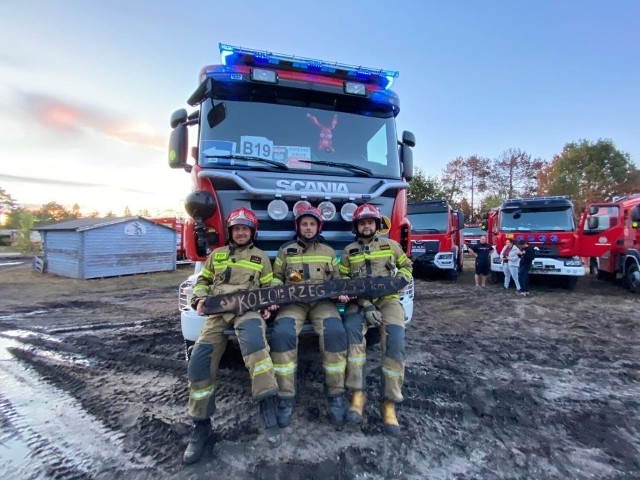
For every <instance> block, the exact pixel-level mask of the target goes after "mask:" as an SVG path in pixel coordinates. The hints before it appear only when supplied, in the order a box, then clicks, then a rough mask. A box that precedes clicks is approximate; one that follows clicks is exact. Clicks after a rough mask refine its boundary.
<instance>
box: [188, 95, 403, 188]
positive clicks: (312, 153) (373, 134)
mask: <svg viewBox="0 0 640 480" xmlns="http://www.w3.org/2000/svg"><path fill="white" fill-rule="evenodd" d="M214 103H215V105H213V104H214ZM200 118H201V119H202V121H201V125H200V158H199V160H198V161H199V164H200V166H202V167H203V168H224V169H229V168H233V169H262V170H274V171H275V170H280V171H281V170H284V168H282V166H286V167H287V168H288V169H291V170H296V171H300V172H308V173H312V174H327V175H348V176H375V177H387V178H400V163H399V160H398V144H397V137H396V130H395V121H394V117H393V115H392V114H389V115H380V114H377V115H371V116H368V115H364V114H356V113H347V112H340V111H331V110H324V109H319V108H310V107H302V106H295V105H283V104H277V103H260V102H249V101H246V102H245V101H237V100H224V101H218V100H215V101H214V102H211V101H206V102H204V103H203V104H202V111H201V117H200ZM260 159H264V160H268V161H270V162H271V163H269V162H265V161H260ZM273 162H277V164H275V163H273ZM280 165H282V166H280Z"/></svg>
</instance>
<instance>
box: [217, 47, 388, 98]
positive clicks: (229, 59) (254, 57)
mask: <svg viewBox="0 0 640 480" xmlns="http://www.w3.org/2000/svg"><path fill="white" fill-rule="evenodd" d="M219 46H220V56H221V58H222V63H223V65H225V66H231V65H248V66H256V65H257V66H259V65H265V64H268V65H273V66H275V67H277V68H279V69H282V70H304V71H308V72H313V73H320V74H327V75H330V76H335V77H339V78H344V79H345V80H355V81H358V82H364V83H373V84H377V85H380V86H381V87H382V88H384V89H389V88H390V87H391V84H392V83H393V80H394V79H395V78H398V76H399V75H400V73H399V72H397V71H393V70H382V69H375V68H366V67H362V66H356V65H346V64H344V63H337V62H335V63H332V62H325V61H324V60H316V59H312V58H305V57H296V56H294V55H283V54H280V53H272V52H267V51H263V50H254V49H250V48H243V47H234V46H232V45H227V44H224V43H220V45H219Z"/></svg>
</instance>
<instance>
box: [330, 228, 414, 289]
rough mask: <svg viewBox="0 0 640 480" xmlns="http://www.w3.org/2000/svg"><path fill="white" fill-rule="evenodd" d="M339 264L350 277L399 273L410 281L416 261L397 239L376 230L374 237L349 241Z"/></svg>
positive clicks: (343, 273) (396, 274) (389, 275)
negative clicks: (384, 235) (405, 251)
mask: <svg viewBox="0 0 640 480" xmlns="http://www.w3.org/2000/svg"><path fill="white" fill-rule="evenodd" d="M339 268H340V274H341V275H342V276H343V277H349V278H363V277H395V276H399V277H404V278H405V279H406V280H407V281H409V282H410V281H411V280H412V278H413V276H412V273H411V272H412V271H413V264H412V262H411V260H409V259H408V258H407V255H406V254H405V253H404V252H403V251H402V248H401V247H400V245H399V244H398V242H396V241H394V240H391V239H389V238H385V237H381V236H379V235H378V234H377V233H376V234H375V235H374V236H373V238H371V239H365V238H359V239H357V240H356V241H355V242H352V243H350V244H349V245H347V246H346V247H345V249H344V251H343V252H342V257H341V259H340V267H339ZM389 297H395V298H397V297H398V295H388V296H387V298H389Z"/></svg>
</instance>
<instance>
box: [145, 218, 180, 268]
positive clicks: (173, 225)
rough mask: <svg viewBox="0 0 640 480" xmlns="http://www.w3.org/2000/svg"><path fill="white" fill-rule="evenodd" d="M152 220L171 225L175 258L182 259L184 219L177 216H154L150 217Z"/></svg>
mask: <svg viewBox="0 0 640 480" xmlns="http://www.w3.org/2000/svg"><path fill="white" fill-rule="evenodd" d="M149 220H151V221H152V222H156V223H159V224H160V225H166V226H167V227H171V228H173V229H174V230H175V232H176V259H177V260H184V259H185V258H186V252H185V248H184V238H183V237H184V220H183V219H181V218H178V217H156V218H150V219H149Z"/></svg>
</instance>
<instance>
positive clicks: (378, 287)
mask: <svg viewBox="0 0 640 480" xmlns="http://www.w3.org/2000/svg"><path fill="white" fill-rule="evenodd" d="M408 283H409V282H408V281H407V280H405V279H404V278H402V277H369V278H356V279H353V280H351V279H340V280H329V281H327V282H322V283H299V284H295V283H294V284H289V285H276V286H274V287H267V288H259V289H256V290H240V291H238V292H235V293H227V294H224V295H210V296H208V297H207V299H206V300H205V302H204V313H205V314H207V315H212V314H215V313H224V312H232V313H236V314H238V315H242V314H244V313H245V312H249V311H254V312H255V311H258V310H261V309H263V308H265V307H268V306H269V305H287V304H290V303H312V302H317V301H318V300H322V299H325V298H336V297H338V296H340V295H349V296H350V297H360V296H366V297H373V298H376V297H381V296H383V295H389V294H392V293H398V291H400V290H402V288H404V287H405V286H407V285H408Z"/></svg>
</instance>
